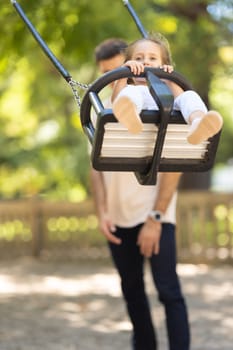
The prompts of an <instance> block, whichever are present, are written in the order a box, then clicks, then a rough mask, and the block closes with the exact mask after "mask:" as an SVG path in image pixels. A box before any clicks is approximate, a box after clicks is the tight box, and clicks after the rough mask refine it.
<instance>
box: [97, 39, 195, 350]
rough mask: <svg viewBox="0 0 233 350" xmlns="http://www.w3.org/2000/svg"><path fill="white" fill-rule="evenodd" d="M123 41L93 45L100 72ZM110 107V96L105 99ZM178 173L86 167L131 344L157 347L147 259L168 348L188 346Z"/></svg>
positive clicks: (120, 51)
mask: <svg viewBox="0 0 233 350" xmlns="http://www.w3.org/2000/svg"><path fill="white" fill-rule="evenodd" d="M125 47H126V43H125V42H124V41H122V40H119V39H108V40H106V41H104V42H102V43H101V44H100V45H99V46H97V48H96V49H95V58H96V63H97V65H98V67H99V70H100V72H101V73H105V72H107V71H109V70H112V69H115V68H118V67H119V66H121V65H122V64H123V62H124V49H125ZM104 105H105V106H106V107H110V106H111V103H110V99H109V100H108V101H106V102H105V103H104ZM180 176H181V174H179V173H160V174H159V176H158V181H157V184H156V185H155V186H142V185H140V184H139V183H138V182H137V180H136V177H135V175H134V174H133V173H128V172H98V171H96V170H94V169H91V184H92V191H93V197H94V201H95V206H96V211H97V216H98V220H99V226H100V230H101V232H102V233H103V234H104V236H105V237H106V239H107V240H108V244H109V248H110V252H111V255H112V259H113V262H114V264H115V266H116V269H117V271H118V273H119V276H120V279H121V288H122V293H123V297H124V300H125V303H126V307H127V311H128V315H129V318H130V320H131V322H132V327H133V335H132V349H133V350H155V349H157V341H156V332H155V329H154V326H153V321H152V317H151V311H150V306H149V302H148V297H147V295H146V291H145V284H144V271H143V269H144V261H145V258H148V260H149V263H150V268H151V273H152V277H153V281H154V285H155V287H156V289H157V291H158V297H159V300H160V302H161V303H162V304H163V306H164V309H165V315H166V326H167V334H168V343H169V349H170V350H188V349H189V346H190V334H189V324H188V316H187V309H186V305H185V301H184V297H183V295H182V291H181V287H180V282H179V278H178V276H177V273H176V242H175V222H176V195H177V193H176V191H177V186H178V183H179V179H180Z"/></svg>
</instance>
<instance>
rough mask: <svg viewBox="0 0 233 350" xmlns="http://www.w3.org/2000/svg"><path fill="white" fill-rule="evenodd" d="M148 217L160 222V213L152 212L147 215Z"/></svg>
mask: <svg viewBox="0 0 233 350" xmlns="http://www.w3.org/2000/svg"><path fill="white" fill-rule="evenodd" d="M149 216H150V217H151V218H152V219H153V220H155V221H158V222H160V221H161V220H162V214H161V213H160V211H156V210H152V211H151V212H150V214H149Z"/></svg>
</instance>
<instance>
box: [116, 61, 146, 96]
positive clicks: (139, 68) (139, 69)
mask: <svg viewBox="0 0 233 350" xmlns="http://www.w3.org/2000/svg"><path fill="white" fill-rule="evenodd" d="M123 67H129V68H130V70H131V72H132V73H133V74H135V75H140V74H141V73H143V72H144V65H143V64H142V63H141V62H138V61H133V60H130V61H127V62H125V63H124V64H123ZM127 80H128V78H123V79H119V80H117V81H116V82H115V84H114V87H113V93H112V102H113V101H114V100H115V98H116V97H117V95H118V94H119V92H120V91H121V90H122V89H123V88H124V87H126V85H127Z"/></svg>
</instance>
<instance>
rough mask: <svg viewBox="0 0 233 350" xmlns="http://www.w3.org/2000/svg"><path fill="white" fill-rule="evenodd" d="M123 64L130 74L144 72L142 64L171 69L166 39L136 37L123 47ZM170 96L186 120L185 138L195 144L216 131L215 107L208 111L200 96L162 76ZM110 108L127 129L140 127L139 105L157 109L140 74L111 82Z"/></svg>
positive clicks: (218, 122) (218, 119) (219, 125)
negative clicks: (130, 81)
mask: <svg viewBox="0 0 233 350" xmlns="http://www.w3.org/2000/svg"><path fill="white" fill-rule="evenodd" d="M124 66H127V67H129V68H130V70H131V72H132V73H133V74H134V75H140V74H141V73H143V72H144V67H154V68H161V69H163V70H164V71H165V72H168V73H171V72H172V71H173V67H172V59H171V54H170V49H169V44H168V42H167V40H166V39H165V38H164V37H163V36H162V35H160V34H157V35H154V36H151V37H149V38H143V39H139V40H137V41H135V42H133V43H132V44H130V45H129V46H128V48H127V49H126V60H125V63H124ZM165 83H166V84H167V85H168V87H169V88H170V90H171V92H172V94H173V96H174V106H173V108H174V109H175V110H179V111H180V112H181V113H182V115H183V117H184V119H185V121H186V123H187V124H190V131H189V133H188V135H187V141H188V142H189V143H191V144H199V143H201V142H203V141H206V140H207V139H208V138H210V137H212V136H214V135H215V134H217V133H218V132H219V131H220V130H221V128H222V124H223V119H222V117H221V115H220V114H219V113H218V112H216V111H208V110H207V107H206V106H205V104H204V102H203V101H202V99H201V98H200V96H199V95H198V94H197V93H196V92H195V91H192V90H188V91H183V90H182V88H181V87H179V86H178V85H176V84H175V83H173V82H170V81H168V80H165ZM112 102H113V105H112V109H113V113H114V115H115V117H116V118H117V120H118V121H119V122H120V123H122V124H123V125H124V126H125V127H126V128H127V129H128V130H129V131H130V132H132V133H139V132H140V131H142V127H143V123H142V121H141V119H140V116H139V114H140V112H141V110H142V109H158V106H157V104H156V102H155V100H154V99H153V97H152V96H151V94H150V92H149V88H148V86H147V84H146V80H145V79H144V78H133V79H132V84H128V82H127V78H124V79H120V80H117V81H116V82H115V86H114V90H113V94H112Z"/></svg>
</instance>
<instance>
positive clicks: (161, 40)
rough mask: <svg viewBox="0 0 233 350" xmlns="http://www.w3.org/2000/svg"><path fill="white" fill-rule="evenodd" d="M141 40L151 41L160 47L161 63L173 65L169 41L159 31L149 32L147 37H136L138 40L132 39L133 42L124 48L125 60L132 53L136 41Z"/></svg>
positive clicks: (128, 58) (129, 57) (130, 56)
mask: <svg viewBox="0 0 233 350" xmlns="http://www.w3.org/2000/svg"><path fill="white" fill-rule="evenodd" d="M143 41H152V42H153V43H155V44H157V45H158V46H159V47H160V49H161V56H162V61H163V64H169V65H173V62H172V55H171V51H170V46H169V42H168V40H167V39H166V38H165V37H164V36H163V35H162V34H160V33H154V34H150V35H149V37H147V38H142V39H138V40H136V41H134V42H133V43H131V44H130V45H129V46H128V47H127V48H126V50H125V54H126V57H125V61H128V60H130V59H131V58H132V54H133V51H134V48H135V46H136V45H137V44H138V43H140V42H143Z"/></svg>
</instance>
